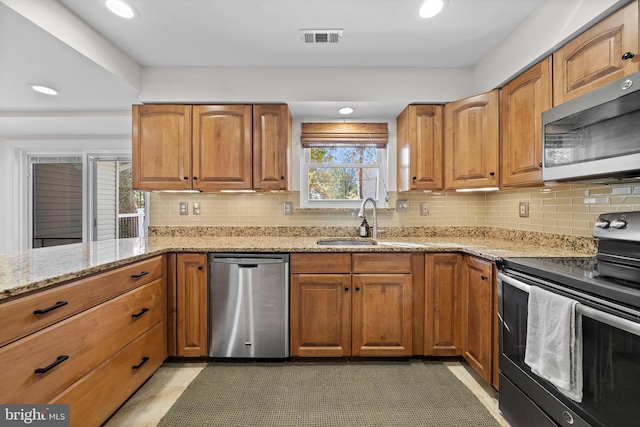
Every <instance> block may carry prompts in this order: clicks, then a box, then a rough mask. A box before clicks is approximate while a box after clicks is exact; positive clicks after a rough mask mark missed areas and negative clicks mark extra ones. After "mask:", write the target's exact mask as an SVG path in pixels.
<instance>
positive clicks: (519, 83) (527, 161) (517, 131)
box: [500, 57, 552, 187]
mask: <svg viewBox="0 0 640 427" xmlns="http://www.w3.org/2000/svg"><path fill="white" fill-rule="evenodd" d="M551 73H552V69H551V57H548V58H546V59H545V60H543V61H541V62H539V63H538V64H536V65H534V66H533V67H531V68H529V69H528V70H527V71H525V72H524V73H522V74H521V75H519V76H518V77H516V78H515V79H514V80H512V81H511V82H509V83H507V84H506V85H505V86H504V87H503V88H502V89H501V91H500V97H501V102H500V109H501V118H502V120H501V123H500V126H501V128H500V129H501V136H502V138H501V150H502V153H501V154H502V163H501V165H500V173H501V186H502V187H513V186H528V185H542V112H543V111H545V110H548V109H549V108H551V107H552V104H551V96H552V93H551V92H552V88H551Z"/></svg>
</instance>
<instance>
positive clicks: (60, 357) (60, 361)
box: [35, 355, 69, 374]
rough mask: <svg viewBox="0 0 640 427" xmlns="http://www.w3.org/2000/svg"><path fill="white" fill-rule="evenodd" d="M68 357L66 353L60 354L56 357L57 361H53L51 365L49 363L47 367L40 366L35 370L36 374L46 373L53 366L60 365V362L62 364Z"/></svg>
mask: <svg viewBox="0 0 640 427" xmlns="http://www.w3.org/2000/svg"><path fill="white" fill-rule="evenodd" d="M68 358H69V356H65V355H62V356H58V357H57V358H56V361H55V362H53V363H52V364H51V365H49V366H47V367H44V368H38V369H36V370H35V373H36V374H44V373H45V372H47V371H50V370H52V369H53V368H55V367H56V366H58V365H59V364H61V363H62V362H64V361H65V360H67V359H68Z"/></svg>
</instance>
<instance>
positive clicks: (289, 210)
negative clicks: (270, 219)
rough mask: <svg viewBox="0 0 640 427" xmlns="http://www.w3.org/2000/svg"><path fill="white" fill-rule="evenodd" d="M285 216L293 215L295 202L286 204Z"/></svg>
mask: <svg viewBox="0 0 640 427" xmlns="http://www.w3.org/2000/svg"><path fill="white" fill-rule="evenodd" d="M284 214H285V215H293V202H284Z"/></svg>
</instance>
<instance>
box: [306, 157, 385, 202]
mask: <svg viewBox="0 0 640 427" xmlns="http://www.w3.org/2000/svg"><path fill="white" fill-rule="evenodd" d="M303 152H304V153H303V157H304V167H303V168H302V169H303V170H302V177H301V178H302V185H301V187H302V188H301V195H300V197H301V206H307V207H312V206H315V207H340V206H342V207H349V206H354V205H359V204H360V203H361V202H362V200H364V199H366V198H369V197H371V198H373V199H375V200H376V201H379V199H380V198H381V197H380V196H381V195H383V197H382V198H383V199H385V201H383V202H382V203H383V204H382V206H386V204H385V203H386V185H385V183H384V178H383V175H382V170H383V168H382V166H383V162H382V159H383V158H384V154H385V152H386V150H384V149H376V148H375V147H364V146H351V147H313V148H306V149H303Z"/></svg>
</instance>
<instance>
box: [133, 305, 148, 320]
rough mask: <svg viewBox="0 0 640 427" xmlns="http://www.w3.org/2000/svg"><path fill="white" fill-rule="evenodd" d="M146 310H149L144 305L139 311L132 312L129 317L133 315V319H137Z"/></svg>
mask: <svg viewBox="0 0 640 427" xmlns="http://www.w3.org/2000/svg"><path fill="white" fill-rule="evenodd" d="M147 311H149V309H148V308H146V307H145V308H143V309H142V310H140V313H134V314H132V315H131V317H133V318H134V319H137V318H138V317H140V316H142V315H143V314H145V313H146V312H147Z"/></svg>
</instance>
